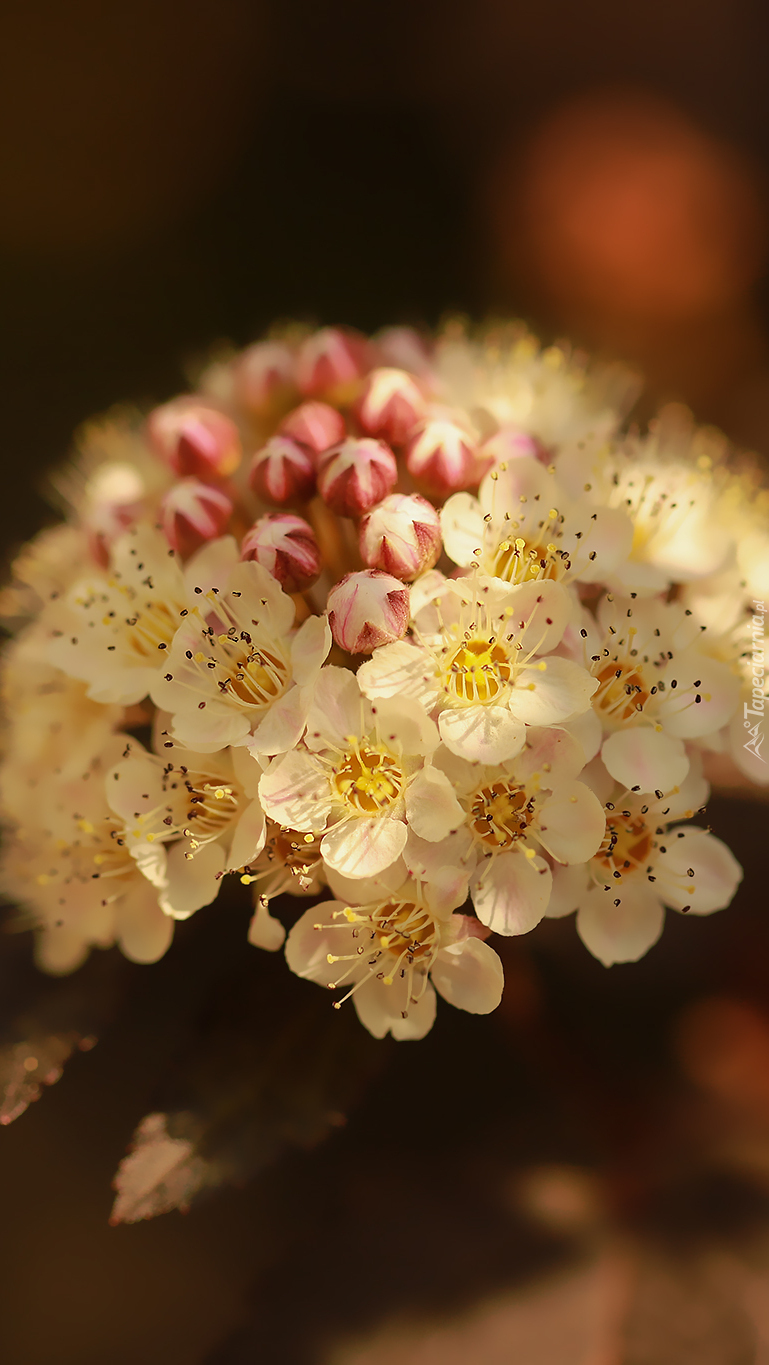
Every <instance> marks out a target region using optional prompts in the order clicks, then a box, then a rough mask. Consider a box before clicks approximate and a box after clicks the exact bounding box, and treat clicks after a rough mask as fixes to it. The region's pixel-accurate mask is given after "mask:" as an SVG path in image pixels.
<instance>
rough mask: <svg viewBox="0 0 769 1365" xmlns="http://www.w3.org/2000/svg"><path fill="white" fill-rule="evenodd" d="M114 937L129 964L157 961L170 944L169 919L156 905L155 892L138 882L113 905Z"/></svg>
mask: <svg viewBox="0 0 769 1365" xmlns="http://www.w3.org/2000/svg"><path fill="white" fill-rule="evenodd" d="M114 912H115V936H116V938H117V941H118V943H119V944H120V948H121V950H122V952H123V954H124V955H125V957H127V958H129V959H130V961H131V962H157V960H158V958H160V957H162V956H163V954H164V953H165V952H166V951H167V949H168V948H169V947H170V945H171V939H172V938H173V936H174V922H173V919H172V918H171V917H170V916H169V915H167V914H165V913H164V912H163V910H162V909H161V908H160V905H159V904H158V893H157V891H156V890H155V889H153V887H152V886H150V884H149V882H145V881H141V882H140V881H139V880H138V879H137V880H136V881H135V882H134V883H133V884H132V885H131V886H130V887H129V888H128V890H127V891H126V894H125V895H123V896H120V897H119V898H118V899H117V901H116V902H115V906H114Z"/></svg>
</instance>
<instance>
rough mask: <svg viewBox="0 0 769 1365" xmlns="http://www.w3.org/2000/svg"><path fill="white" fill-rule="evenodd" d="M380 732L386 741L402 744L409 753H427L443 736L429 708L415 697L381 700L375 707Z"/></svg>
mask: <svg viewBox="0 0 769 1365" xmlns="http://www.w3.org/2000/svg"><path fill="white" fill-rule="evenodd" d="M371 713H372V715H373V716H375V717H376V731H377V734H378V735H379V736H380V737H381V738H382V739H383V740H384V742H385V744H390V745H394V746H396V747H397V746H400V748H401V750H402V752H403V753H404V754H407V755H409V756H416V755H420V756H426V755H427V754H432V753H434V751H435V750H436V749H437V747H438V744H439V741H440V736H439V734H438V728H437V726H436V725H434V723H433V722H432V721H431V720H430V718H429V716H428V715H427V712H426V711H425V708H424V707H423V706H422V704H421V703H420V702H418V701H415V700H414V699H413V698H412V697H398V698H397V700H396V699H395V698H394V697H393V698H392V699H390V698H382V699H378V700H377V701H376V702H375V703H373V704H372V706H371Z"/></svg>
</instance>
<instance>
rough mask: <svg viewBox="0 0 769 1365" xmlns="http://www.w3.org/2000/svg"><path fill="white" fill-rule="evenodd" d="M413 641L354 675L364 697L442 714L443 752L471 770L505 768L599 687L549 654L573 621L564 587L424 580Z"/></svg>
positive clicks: (474, 578)
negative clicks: (534, 728) (539, 731)
mask: <svg viewBox="0 0 769 1365" xmlns="http://www.w3.org/2000/svg"><path fill="white" fill-rule="evenodd" d="M411 605H412V612H413V614H414V626H413V634H414V637H415V639H414V641H413V642H409V641H406V640H403V641H397V642H396V643H395V644H392V645H385V646H383V648H381V649H378V650H376V651H375V653H374V655H373V657H372V658H371V659H370V660H368V661H367V662H366V663H365V664H363V665H362V666H361V668H360V669H359V670H358V678H359V681H360V685H361V689H362V690H363V691H364V692H365V693H366V695H367V696H368V697H372V698H375V697H414V698H416V699H417V700H419V701H421V702H422V704H423V705H424V706H425V708H426V709H427V710H428V711H432V710H434V709H435V710H437V712H438V728H439V730H440V734H441V738H442V740H443V742H444V744H445V745H446V746H447V747H448V748H449V749H451V751H452V752H453V753H455V754H458V755H459V756H460V757H462V758H467V759H468V760H470V761H471V762H484V763H494V762H504V761H505V760H507V759H509V758H514V757H515V755H516V754H517V753H519V752H520V750H521V749H522V747H523V744H524V740H525V737H526V726H527V725H557V724H559V723H561V722H563V721H567V720H570V719H571V718H572V717H573V716H578V715H581V714H582V713H583V712H584V711H586V710H587V709H588V707H589V705H590V697H591V696H592V694H593V692H594V691H595V690H596V687H597V683H596V682H595V681H594V680H593V679H592V678H591V677H590V675H589V674H588V673H587V671H586V670H585V669H584V668H581V667H579V666H578V665H576V664H575V663H573V662H572V661H571V660H569V659H563V658H559V657H557V656H555V655H550V656H549V657H548V658H542V657H541V656H542V655H548V654H549V651H550V650H552V649H553V648H554V647H555V646H556V645H557V644H558V642H559V640H560V639H561V636H562V635H563V632H564V629H565V627H566V624H567V621H568V619H569V609H570V599H569V597H568V595H567V593H566V591H565V589H564V588H562V587H561V586H560V585H559V584H557V583H553V582H550V581H548V580H544V581H542V582H536V583H535V582H529V583H522V584H519V585H513V584H509V583H502V582H500V581H499V580H498V579H493V578H487V577H485V576H483V575H480V574H473V575H471V576H470V577H468V578H462V579H459V580H443V579H441V576H440V575H439V574H426V575H425V579H424V581H422V580H417V583H416V584H415V585H414V587H413V588H412V596H411Z"/></svg>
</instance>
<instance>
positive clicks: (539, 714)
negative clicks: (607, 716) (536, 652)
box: [510, 654, 598, 725]
mask: <svg viewBox="0 0 769 1365" xmlns="http://www.w3.org/2000/svg"><path fill="white" fill-rule="evenodd" d="M597 687H598V682H597V679H595V678H593V677H592V676H591V675H590V674H589V673H588V671H587V669H585V668H582V667H581V665H580V664H575V663H574V662H573V661H572V660H571V659H562V658H561V657H560V655H558V654H550V655H549V656H548V658H547V659H540V660H539V661H538V662H537V663H536V664H532V665H530V667H528V668H522V669H521V671H520V673H518V674H517V676H516V679H515V688H514V690H513V695H512V697H511V698H510V710H511V711H512V712H513V714H514V715H516V716H517V717H518V719H519V720H523V721H525V722H526V724H527V725H558V724H559V723H560V722H561V721H566V720H570V719H571V718H572V716H579V715H581V714H582V712H583V711H586V710H587V708H588V707H589V705H590V698H591V697H592V695H593V693H594V692H595V691H596V688H597Z"/></svg>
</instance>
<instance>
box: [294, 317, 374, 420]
mask: <svg viewBox="0 0 769 1365" xmlns="http://www.w3.org/2000/svg"><path fill="white" fill-rule="evenodd" d="M369 367H370V359H369V351H368V342H367V341H366V338H365V337H364V336H361V334H360V332H354V331H352V329H350V328H346V327H344V328H343V327H323V328H321V330H320V331H319V332H313V334H312V336H309V337H307V339H306V340H305V341H303V342H302V345H301V346H300V348H299V354H298V356H297V384H298V387H299V392H300V393H302V394H304V396H305V397H306V398H328V399H329V400H330V401H331V402H333V403H349V402H351V401H352V399H353V398H354V397H355V394H356V393H357V390H358V388H359V385H360V381H361V379H362V377H363V375H364V374H366V372H367V371H368V369H369Z"/></svg>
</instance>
